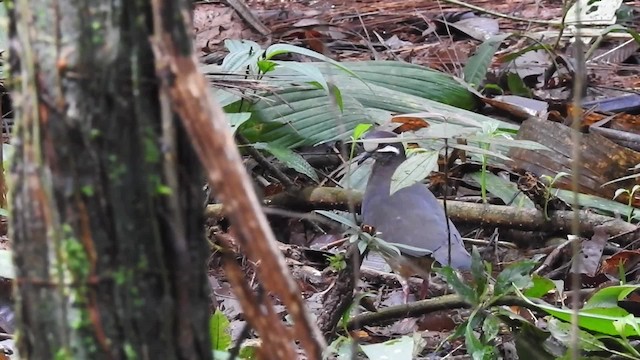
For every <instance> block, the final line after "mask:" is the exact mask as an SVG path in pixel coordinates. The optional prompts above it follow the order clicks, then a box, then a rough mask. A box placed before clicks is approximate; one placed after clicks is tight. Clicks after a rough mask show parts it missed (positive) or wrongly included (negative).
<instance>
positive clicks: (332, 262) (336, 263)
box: [328, 254, 347, 271]
mask: <svg viewBox="0 0 640 360" xmlns="http://www.w3.org/2000/svg"><path fill="white" fill-rule="evenodd" d="M328 259H329V267H330V268H331V269H333V270H335V271H342V270H344V269H345V268H346V267H347V263H346V262H345V258H344V254H335V255H331V256H329V257H328Z"/></svg>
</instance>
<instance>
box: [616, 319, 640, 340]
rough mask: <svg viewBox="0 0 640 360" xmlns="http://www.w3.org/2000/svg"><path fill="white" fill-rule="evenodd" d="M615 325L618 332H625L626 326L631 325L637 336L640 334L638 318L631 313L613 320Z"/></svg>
mask: <svg viewBox="0 0 640 360" xmlns="http://www.w3.org/2000/svg"><path fill="white" fill-rule="evenodd" d="M613 326H614V327H615V328H616V330H618V333H620V334H623V331H624V328H625V327H626V326H631V327H632V328H633V329H634V330H635V331H636V336H640V326H639V325H638V318H637V317H634V316H633V315H632V314H629V315H627V316H625V317H623V318H621V319H619V320H616V321H614V322H613Z"/></svg>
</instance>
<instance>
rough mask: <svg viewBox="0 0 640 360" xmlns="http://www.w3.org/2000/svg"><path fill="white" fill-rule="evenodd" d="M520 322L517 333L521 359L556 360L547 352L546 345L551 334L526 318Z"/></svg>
mask: <svg viewBox="0 0 640 360" xmlns="http://www.w3.org/2000/svg"><path fill="white" fill-rule="evenodd" d="M520 324H521V326H520V329H519V330H517V332H516V334H515V343H516V350H517V351H518V358H519V360H554V359H555V357H554V356H553V355H551V354H550V353H549V352H547V351H546V349H545V346H544V342H545V340H546V339H547V338H548V337H549V335H550V334H549V333H548V332H545V331H543V330H541V329H539V328H537V327H536V326H534V325H532V324H530V323H529V322H528V321H526V320H524V321H521V323H520Z"/></svg>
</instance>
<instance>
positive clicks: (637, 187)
mask: <svg viewBox="0 0 640 360" xmlns="http://www.w3.org/2000/svg"><path fill="white" fill-rule="evenodd" d="M638 190H640V185H634V186H633V187H632V188H631V191H629V189H618V190H616V192H615V194H614V195H613V200H615V199H616V198H617V197H618V196H620V195H622V194H627V196H628V197H629V199H628V200H627V205H628V206H629V212H628V213H627V222H628V223H631V218H632V217H633V211H634V210H635V208H634V207H633V199H634V195H635V194H636V191H638Z"/></svg>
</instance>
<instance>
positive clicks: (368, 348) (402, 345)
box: [360, 336, 414, 360]
mask: <svg viewBox="0 0 640 360" xmlns="http://www.w3.org/2000/svg"><path fill="white" fill-rule="evenodd" d="M413 346H414V340H413V338H412V337H410V336H403V337H401V338H399V339H391V340H387V341H385V342H383V343H380V344H371V345H360V349H361V350H362V352H363V353H365V355H367V357H368V358H369V359H370V360H388V359H394V360H411V359H413Z"/></svg>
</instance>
